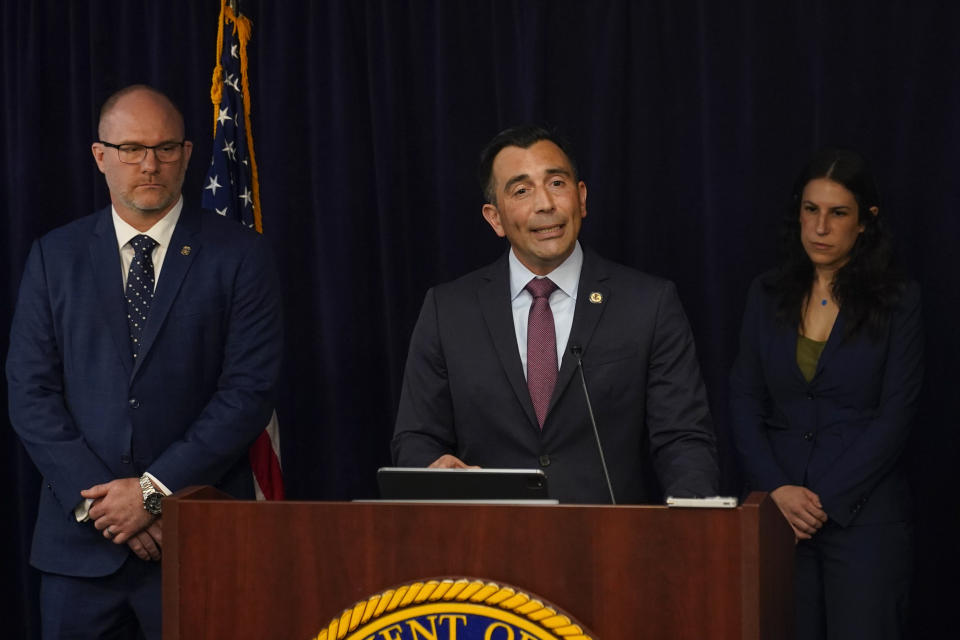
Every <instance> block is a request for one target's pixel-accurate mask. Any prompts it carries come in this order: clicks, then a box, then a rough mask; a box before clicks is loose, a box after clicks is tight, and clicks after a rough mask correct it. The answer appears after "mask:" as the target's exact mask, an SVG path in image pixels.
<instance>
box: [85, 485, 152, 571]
mask: <svg viewBox="0 0 960 640" xmlns="http://www.w3.org/2000/svg"><path fill="white" fill-rule="evenodd" d="M80 495H81V496H83V497H84V498H88V499H92V500H93V505H92V506H91V507H90V511H89V514H90V519H91V520H92V521H93V526H94V527H95V528H96V529H97V531H102V532H103V537H105V538H107V539H108V540H110V541H112V542H113V543H114V544H126V545H127V546H128V547H130V550H131V551H133V552H134V553H135V554H136V555H137V557H139V558H140V559H141V560H159V559H160V555H161V546H162V542H163V521H162V520H161V519H159V518H156V517H155V516H153V515H151V514H150V513H149V512H147V510H146V509H144V508H143V492H142V490H141V489H140V480H139V479H138V478H118V479H117V480H111V481H110V482H107V483H105V484H98V485H94V486H92V487H90V488H89V489H84V490H83V491H81V492H80Z"/></svg>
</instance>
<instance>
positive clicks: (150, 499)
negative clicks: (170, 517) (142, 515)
mask: <svg viewBox="0 0 960 640" xmlns="http://www.w3.org/2000/svg"><path fill="white" fill-rule="evenodd" d="M162 500H163V494H160V493H151V494H150V495H148V496H147V497H146V499H145V500H144V501H143V508H144V509H146V510H147V511H149V512H150V513H151V514H153V515H155V516H158V515H160V513H161V511H162V508H161V504H162Z"/></svg>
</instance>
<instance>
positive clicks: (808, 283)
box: [768, 149, 903, 337]
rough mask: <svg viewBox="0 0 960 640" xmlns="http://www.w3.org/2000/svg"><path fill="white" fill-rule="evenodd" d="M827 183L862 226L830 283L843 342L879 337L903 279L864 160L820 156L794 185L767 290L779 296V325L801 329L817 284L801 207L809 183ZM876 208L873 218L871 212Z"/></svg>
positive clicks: (851, 154)
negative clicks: (853, 204)
mask: <svg viewBox="0 0 960 640" xmlns="http://www.w3.org/2000/svg"><path fill="white" fill-rule="evenodd" d="M817 178H828V179H830V180H832V181H834V182H837V183H839V184H841V185H843V186H844V187H846V188H847V190H848V191H850V193H852V194H853V197H854V198H855V199H856V201H857V209H858V212H857V213H858V216H859V218H858V222H859V223H860V224H862V225H863V226H864V229H863V232H862V233H860V234H859V235H858V237H857V240H856V242H855V243H854V245H853V249H851V251H850V260H849V261H847V263H846V264H845V265H843V267H841V268H840V269H839V270H838V271H837V274H836V277H835V279H834V282H833V291H832V293H833V297H834V299H835V300H836V301H837V304H839V305H840V307H841V308H842V309H843V312H844V314H845V315H846V316H847V325H846V332H845V334H846V336H845V337H850V336H853V335H855V334H856V333H858V332H859V331H861V330H866V332H867V334H868V335H870V336H871V337H878V336H879V335H880V334H881V333H882V332H883V330H884V328H885V327H886V324H887V321H888V320H889V318H890V312H891V310H892V309H893V307H894V306H895V305H896V303H897V301H898V300H899V299H900V294H901V293H902V291H903V278H902V276H901V275H900V274H899V272H898V271H897V270H896V268H895V265H894V257H893V242H892V239H891V237H890V233H889V232H888V231H887V229H886V225H885V224H884V211H883V209H880V192H879V190H878V189H877V184H876V181H875V180H874V178H873V174H872V173H871V172H870V169H869V167H868V166H867V162H866V160H865V159H864V158H863V156H861V155H860V154H859V153H857V152H855V151H849V150H845V149H823V150H821V151H818V152H817V153H816V154H815V155H814V156H813V158H811V160H810V162H808V163H807V165H806V166H805V167H804V168H803V171H801V172H800V176H799V177H798V178H797V181H796V182H795V183H794V186H793V192H792V194H791V198H790V205H789V209H788V211H787V215H786V217H785V218H784V220H783V226H782V228H781V234H780V264H779V265H778V268H777V270H776V273H775V275H774V277H773V279H772V281H771V282H770V283H769V286H768V288H769V289H770V290H772V291H773V292H774V293H775V294H776V295H777V319H778V320H779V321H781V322H784V323H786V324H787V325H788V326H791V327H799V326H800V323H801V321H802V319H803V305H804V302H805V301H806V299H807V296H808V295H809V293H810V290H811V288H812V286H813V281H814V278H815V272H814V268H813V263H812V262H811V261H810V258H809V257H808V256H807V253H806V251H804V249H803V245H802V244H801V242H800V219H799V218H800V205H801V198H802V196H803V189H804V187H806V186H807V183H809V182H810V181H811V180H815V179H817ZM871 207H877V208H878V209H879V213H878V214H877V215H873V213H871V211H870V208H871Z"/></svg>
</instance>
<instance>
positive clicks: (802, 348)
mask: <svg viewBox="0 0 960 640" xmlns="http://www.w3.org/2000/svg"><path fill="white" fill-rule="evenodd" d="M825 346H827V341H826V340H824V341H823V342H820V341H818V340H811V339H810V338H808V337H806V336H800V335H798V336H797V366H798V367H800V372H801V373H803V377H804V378H805V379H806V381H807V382H810V381H811V380H813V376H814V375H815V374H816V373H817V363H818V362H819V361H820V354H821V353H823V348H824V347H825Z"/></svg>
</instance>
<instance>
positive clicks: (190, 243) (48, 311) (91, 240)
mask: <svg viewBox="0 0 960 640" xmlns="http://www.w3.org/2000/svg"><path fill="white" fill-rule="evenodd" d="M98 138H99V139H98V140H97V141H96V142H94V143H93V144H92V152H93V157H94V160H95V161H96V164H97V167H98V168H99V169H100V171H101V172H102V173H103V175H104V177H105V179H106V182H107V187H108V189H109V192H110V200H111V205H110V206H108V207H106V208H105V209H103V210H101V211H99V212H97V213H94V214H92V215H90V216H87V217H83V218H80V219H79V220H76V221H74V222H72V223H70V224H67V225H65V226H63V227H60V228H59V229H55V230H53V231H51V232H50V233H48V234H47V235H45V236H43V237H42V238H40V239H39V240H37V241H36V242H34V245H33V247H32V249H31V251H30V255H29V257H28V259H27V263H26V266H25V268H24V273H23V279H22V282H21V286H20V295H19V300H18V302H17V309H16V313H15V315H14V319H13V324H12V328H11V334H10V351H9V354H8V358H7V381H8V390H9V405H10V418H11V423H12V424H13V427H14V429H15V430H16V431H17V433H18V434H19V436H20V438H21V440H22V441H23V444H24V446H25V448H26V449H27V452H28V453H29V454H30V457H31V458H32V459H33V461H34V463H35V464H36V466H37V468H38V469H39V470H40V473H41V474H42V476H43V491H42V494H41V498H40V507H39V513H38V517H37V523H36V528H35V531H34V537H33V547H32V551H31V556H30V561H31V564H32V565H33V566H34V567H36V568H37V569H39V570H40V571H41V622H42V632H43V637H44V638H64V637H70V638H100V637H111V638H114V637H117V638H139V637H146V638H150V639H157V640H159V638H160V637H161V630H160V620H161V611H160V600H161V596H160V564H159V562H158V561H159V560H160V558H161V555H162V548H163V536H162V523H163V497H164V496H166V495H169V494H170V493H171V492H174V491H177V490H179V489H182V488H183V487H186V486H188V485H197V484H212V485H216V486H218V487H220V488H221V489H223V490H224V491H226V492H227V493H230V494H232V495H234V496H236V497H240V498H252V497H253V491H254V490H253V484H252V477H251V474H250V469H249V463H248V462H247V457H246V452H247V449H248V447H249V446H250V443H251V442H252V441H253V440H254V439H255V438H256V437H257V435H258V434H259V433H260V432H261V431H262V430H263V426H264V425H265V424H266V423H267V421H268V420H269V418H270V415H271V413H272V410H273V395H274V388H275V385H276V381H277V376H278V374H279V366H280V352H281V346H282V335H281V315H280V313H281V312H280V299H279V284H278V280H277V275H276V271H275V267H274V263H273V259H272V256H271V254H270V251H269V249H268V247H267V244H266V242H265V241H264V239H263V238H262V237H261V236H259V235H258V234H256V233H255V232H253V231H250V230H248V229H246V228H244V227H243V226H242V225H240V224H238V223H236V222H233V221H230V220H226V219H224V218H222V217H220V216H217V215H215V214H211V213H206V212H201V211H200V210H199V209H197V208H195V207H193V206H190V205H187V204H185V203H184V199H183V197H182V195H181V190H182V187H183V180H184V175H185V174H186V169H187V165H188V163H189V161H190V155H191V152H192V150H193V145H192V144H191V143H190V141H189V140H186V139H185V136H184V124H183V117H182V115H181V113H180V111H179V110H178V109H177V108H176V106H175V105H174V104H173V103H172V102H171V101H170V99H169V98H167V97H166V96H165V95H164V94H162V93H160V92H158V91H156V90H155V89H152V88H150V87H147V86H143V85H136V86H132V87H127V88H125V89H122V90H120V91H118V92H117V93H115V94H114V95H113V96H111V97H110V98H109V99H108V100H107V101H106V102H105V103H104V106H103V108H102V110H101V113H100V122H99V131H98Z"/></svg>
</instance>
